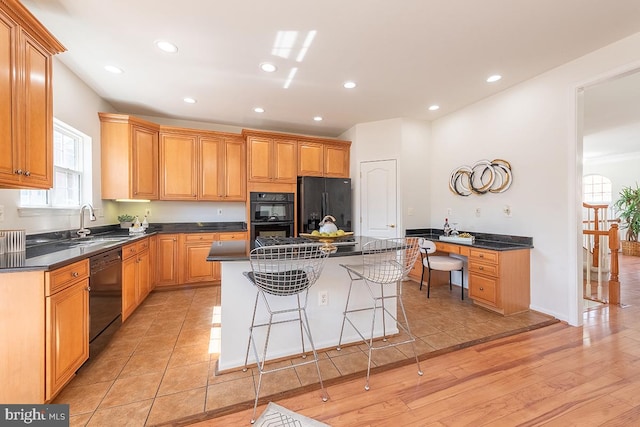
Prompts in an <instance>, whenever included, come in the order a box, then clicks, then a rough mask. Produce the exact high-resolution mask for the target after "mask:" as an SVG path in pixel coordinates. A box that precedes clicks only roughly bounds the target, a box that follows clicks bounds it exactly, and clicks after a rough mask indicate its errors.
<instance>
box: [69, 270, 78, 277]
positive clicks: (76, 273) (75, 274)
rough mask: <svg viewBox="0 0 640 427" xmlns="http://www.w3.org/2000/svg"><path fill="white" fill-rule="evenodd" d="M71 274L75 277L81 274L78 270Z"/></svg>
mask: <svg viewBox="0 0 640 427" xmlns="http://www.w3.org/2000/svg"><path fill="white" fill-rule="evenodd" d="M71 275H72V276H73V277H78V276H79V274H78V272H77V271H73V272H71Z"/></svg>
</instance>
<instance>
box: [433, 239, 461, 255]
mask: <svg viewBox="0 0 640 427" xmlns="http://www.w3.org/2000/svg"><path fill="white" fill-rule="evenodd" d="M435 244H436V250H438V251H440V252H448V253H450V254H459V253H460V246H459V245H452V244H451V243H442V242H435Z"/></svg>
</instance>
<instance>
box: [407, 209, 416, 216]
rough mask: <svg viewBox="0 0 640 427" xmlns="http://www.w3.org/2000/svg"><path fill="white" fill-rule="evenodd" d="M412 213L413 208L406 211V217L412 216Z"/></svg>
mask: <svg viewBox="0 0 640 427" xmlns="http://www.w3.org/2000/svg"><path fill="white" fill-rule="evenodd" d="M413 213H414V209H413V208H409V209H407V215H409V216H412V215H413Z"/></svg>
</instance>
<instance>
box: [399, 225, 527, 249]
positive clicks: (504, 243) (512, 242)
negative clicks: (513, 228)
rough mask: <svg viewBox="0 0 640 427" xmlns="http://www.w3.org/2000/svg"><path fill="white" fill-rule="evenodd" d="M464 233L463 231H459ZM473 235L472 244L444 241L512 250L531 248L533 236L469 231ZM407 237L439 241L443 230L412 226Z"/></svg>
mask: <svg viewBox="0 0 640 427" xmlns="http://www.w3.org/2000/svg"><path fill="white" fill-rule="evenodd" d="M460 232H461V233H464V231H460ZM468 233H469V234H471V235H473V236H474V237H475V241H474V243H472V244H466V243H459V242H446V243H451V244H454V245H464V246H470V247H473V248H479V249H490V250H494V251H513V250H518V249H533V237H524V236H511V235H506V234H489V233H475V232H474V233H471V232H468ZM405 235H406V236H407V237H424V238H425V239H429V240H433V241H439V240H440V236H442V235H443V231H442V230H439V229H434V228H414V229H407V230H405Z"/></svg>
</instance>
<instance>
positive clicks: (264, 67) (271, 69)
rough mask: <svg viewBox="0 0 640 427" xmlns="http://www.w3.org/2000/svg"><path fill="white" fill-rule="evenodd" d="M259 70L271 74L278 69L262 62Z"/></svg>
mask: <svg viewBox="0 0 640 427" xmlns="http://www.w3.org/2000/svg"><path fill="white" fill-rule="evenodd" d="M260 69H261V70H262V71H264V72H265V73H273V72H274V71H275V70H277V69H278V67H276V66H275V65H273V64H271V63H270V62H263V63H262V64H260Z"/></svg>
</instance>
